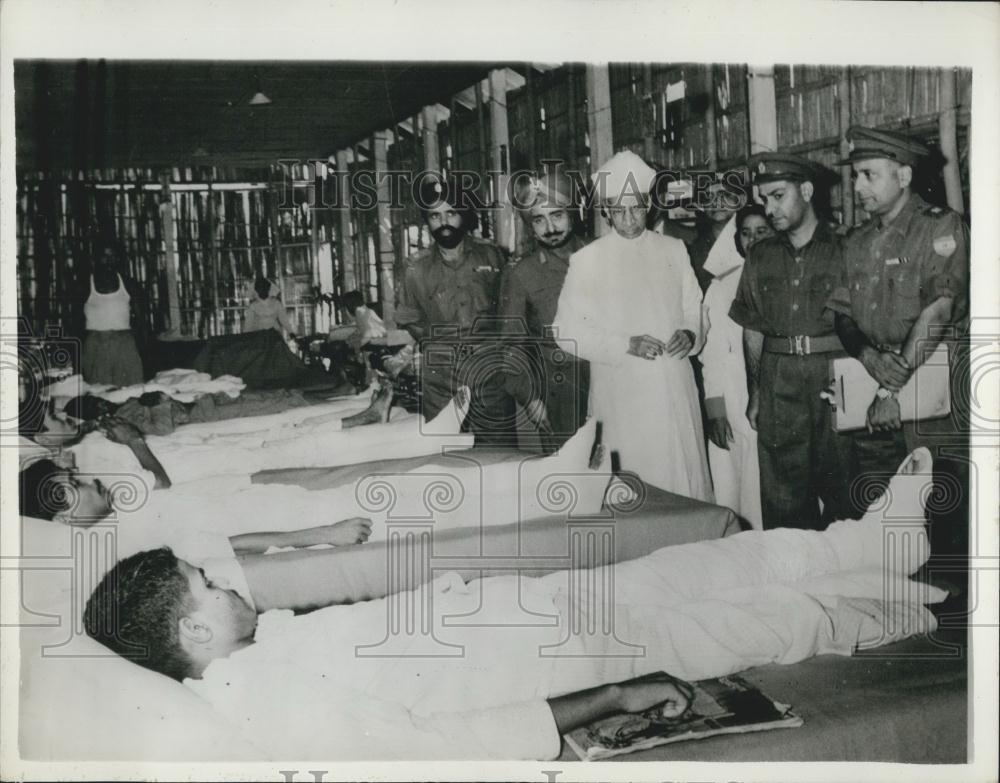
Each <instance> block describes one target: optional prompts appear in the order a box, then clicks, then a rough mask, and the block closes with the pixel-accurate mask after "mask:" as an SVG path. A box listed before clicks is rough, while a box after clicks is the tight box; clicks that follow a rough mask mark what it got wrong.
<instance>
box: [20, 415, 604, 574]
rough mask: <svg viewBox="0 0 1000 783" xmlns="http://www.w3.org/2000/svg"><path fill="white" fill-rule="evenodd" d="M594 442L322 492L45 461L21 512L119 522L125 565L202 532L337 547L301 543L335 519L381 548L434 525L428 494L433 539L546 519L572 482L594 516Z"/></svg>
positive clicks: (377, 476)
mask: <svg viewBox="0 0 1000 783" xmlns="http://www.w3.org/2000/svg"><path fill="white" fill-rule="evenodd" d="M369 429H371V428H369ZM595 436H596V421H594V420H591V421H590V422H588V423H587V424H586V425H584V427H582V428H581V429H580V431H579V432H578V433H577V434H576V435H575V436H574V437H573V438H572V439H570V440H569V441H568V442H567V443H565V444H563V447H562V448H561V449H560V451H559V452H558V453H557V454H554V455H551V456H549V457H545V458H537V457H536V458H525V457H524V456H523V455H521V456H520V457H519V458H509V459H505V460H504V461H501V462H499V463H497V464H486V463H485V458H483V459H484V463H483V464H480V463H479V462H476V461H475V459H476V458H475V455H473V456H464V455H463V452H460V451H459V452H454V453H451V454H450V455H449V456H440V457H436V458H428V460H427V461H426V462H425V463H424V464H422V465H419V466H416V467H413V468H411V469H409V470H408V471H407V472H405V473H402V472H395V471H392V470H391V466H392V465H393V464H394V463H392V462H384V461H383V462H381V463H379V465H377V466H375V467H373V468H372V469H371V470H370V471H368V472H365V471H361V470H354V471H351V472H350V474H349V475H348V477H347V478H346V479H345V480H344V481H342V482H341V483H339V484H336V483H334V484H332V485H331V486H330V488H329V489H322V490H308V489H304V488H303V487H300V486H296V485H285V484H277V483H274V484H256V483H253V481H252V480H251V477H249V476H216V477H213V478H211V479H206V480H204V481H193V482H188V483H185V484H178V485H175V486H174V487H172V488H171V489H170V490H169V491H167V492H147V491H146V488H145V486H144V485H142V484H141V483H139V482H138V481H136V480H135V479H134V478H131V477H121V478H120V479H119V480H118V481H117V482H116V483H109V484H105V483H104V482H103V481H101V480H100V479H92V480H91V479H89V477H85V476H80V475H79V474H77V473H76V472H74V471H72V470H70V469H67V468H65V467H61V466H58V465H56V464H54V463H52V462H45V461H42V462H36V463H35V464H34V465H33V466H31V467H29V468H28V469H27V470H26V471H25V473H24V476H23V479H22V494H21V507H22V514H24V515H27V516H34V517H41V518H48V519H55V520H56V521H60V522H65V523H70V524H92V523H94V522H97V521H100V520H102V519H108V518H110V519H111V520H112V521H117V522H118V526H117V528H116V541H117V547H118V555H119V556H120V557H124V556H126V555H128V554H132V553H134V552H137V551H140V550H142V549H149V548H151V547H156V546H161V545H169V546H173V547H174V548H175V549H176V545H175V543H174V542H176V541H179V540H186V539H189V538H190V537H191V536H193V535H196V534H201V536H202V538H204V539H206V541H207V538H209V537H210V536H211V535H214V536H215V537H227V536H228V537H231V536H234V535H239V534H245V533H249V532H252V531H257V530H267V531H271V532H272V533H273V534H275V536H274V540H272V541H271V545H272V546H274V547H289V546H292V547H296V546H299V547H301V546H313V545H321V544H332V543H335V542H330V541H324V540H310V541H308V543H296V542H302V541H306V540H307V537H304V536H302V535H300V533H301V529H302V528H304V527H313V528H318V529H325V527H326V526H327V524H328V523H329V522H330V521H331V520H336V519H342V518H366V519H369V520H371V519H373V520H374V524H372V523H371V522H369V528H368V535H370V536H371V538H372V539H373V540H379V539H382V538H385V535H386V526H385V522H386V521H387V519H388V517H389V515H390V514H392V515H393V516H394V517H395V518H398V517H405V518H430V517H428V515H429V513H430V512H431V509H429V508H428V507H427V505H426V503H427V496H428V492H433V491H436V489H440V490H444V491H446V492H449V493H451V495H452V498H453V499H452V501H451V502H450V503H448V504H447V505H441V504H439V505H437V506H436V507H435V508H434V509H433V515H432V518H433V520H434V529H435V530H436V531H442V530H446V529H449V528H455V527H470V526H475V525H481V526H484V527H485V526H491V525H497V524H507V523H509V522H510V521H511V520H512V519H517V518H520V519H524V520H530V519H535V518H539V517H542V516H546V514H545V508H544V507H543V506H540V505H539V501H538V497H539V495H541V496H542V497H543V498H544V496H545V495H546V492H547V488H549V487H550V485H553V484H558V485H565V484H566V483H567V482H571V483H572V484H573V492H574V493H575V498H576V505H575V509H574V512H575V513H576V514H578V515H579V514H593V513H597V512H598V511H599V510H600V508H601V506H602V503H603V499H604V494H605V489H606V487H607V485H608V481H609V479H610V464H609V463H610V460H609V459H608V458H607V456H606V453H605V451H604V450H599V451H598V452H597V454H598V457H599V458H598V459H597V460H594V459H593V458H592V451H593V445H594V439H595ZM591 463H593V464H591ZM395 464H399V463H395ZM390 484H391V485H392V494H393V501H394V502H393V503H392V505H391V507H390V506H387V505H386V504H385V503H383V502H382V494H381V487H383V486H388V485H390ZM278 533H288V534H291V535H292V539H290V540H287V541H281V540H280V539H279V537H278V536H277V535H276V534H278ZM368 535H366V538H367V537H368ZM341 543H344V542H341ZM346 543H355V542H353V541H351V542H346ZM204 546H208V544H207V543H205V544H204ZM213 548H214V547H213Z"/></svg>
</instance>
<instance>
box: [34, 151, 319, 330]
mask: <svg viewBox="0 0 1000 783" xmlns="http://www.w3.org/2000/svg"><path fill="white" fill-rule="evenodd" d="M218 173H219V172H217V171H215V172H213V171H212V170H208V171H201V172H199V171H192V170H190V169H188V170H185V171H179V170H175V171H174V173H173V176H172V177H171V178H170V179H171V180H172V181H170V180H168V181H167V183H166V184H167V188H166V189H165V188H164V186H163V184H162V183H158V182H157V180H156V179H155V172H153V171H136V170H128V171H117V172H116V171H104V172H101V176H100V178H97V177H95V178H92V179H71V178H68V177H67V178H66V179H63V180H57V179H54V178H50V177H45V176H42V175H22V176H19V178H18V188H17V235H18V254H17V261H18V263H17V285H18V301H19V312H20V313H21V315H22V316H23V317H25V318H27V319H28V321H29V323H30V324H31V325H32V327H33V328H34V329H35V330H36V332H39V331H42V330H44V329H45V327H46V326H50V325H59V326H62V327H63V329H64V330H66V331H67V332H69V333H74V334H81V333H82V330H83V327H84V324H83V317H82V313H83V302H84V300H85V299H86V297H87V295H88V292H89V279H90V278H89V275H90V264H91V259H92V257H93V254H94V252H95V251H96V250H97V249H98V247H99V245H100V243H102V242H106V241H109V240H111V241H117V242H119V243H121V245H122V246H123V248H124V252H125V256H126V258H127V259H128V270H127V271H128V273H129V274H130V275H131V276H132V277H134V278H135V279H136V281H137V282H138V283H139V284H140V286H141V288H142V290H143V292H144V294H145V298H146V305H147V307H146V313H147V320H148V324H147V325H148V327H149V328H150V329H151V330H152V331H153V332H154V333H161V332H164V331H166V330H167V329H168V328H169V327H171V326H173V327H174V328H175V329H176V330H177V331H178V333H179V334H180V335H183V336H188V337H207V336H210V335H215V334H232V333H236V332H239V331H240V330H241V328H242V313H243V310H244V308H245V307H246V305H247V304H248V303H249V302H250V300H251V297H252V291H253V288H252V286H253V281H254V278H255V277H256V276H257V275H265V276H268V277H271V278H272V279H274V280H276V281H277V282H278V283H279V285H280V287H281V288H282V292H283V299H284V301H285V303H286V305H287V306H288V307H289V309H290V314H289V315H290V318H291V319H292V322H293V325H295V327H296V330H297V333H299V334H308V333H310V332H311V331H313V328H314V321H315V314H314V305H315V291H314V290H313V289H314V280H316V279H317V275H316V270H315V269H314V265H315V256H316V252H315V248H314V242H313V233H314V231H316V230H317V229H321V230H322V231H321V233H322V235H323V236H322V237H317V239H322V240H323V241H325V242H327V243H330V242H331V240H332V236H333V225H332V221H327V222H328V223H329V225H327V224H326V223H323V222H322V221H323V218H322V217H321V214H322V213H320V214H318V215H317V216H316V217H315V218H314V217H313V214H312V213H311V211H310V210H309V209H308V202H309V200H310V199H311V198H312V196H311V195H310V194H311V192H312V188H313V187H314V185H313V183H312V182H309V181H306V182H304V183H299V184H298V185H297V186H296V187H295V188H294V189H289V191H290V192H291V193H294V200H295V202H296V206H295V208H290V209H279V201H281V200H282V199H283V198H285V195H284V193H283V190H282V186H281V185H280V184H279V183H278V182H268V183H267V184H263V183H257V184H252V180H251V177H252V176H253V175H259V174H261V172H243V174H245V175H250V176H247V180H251V181H250V182H247V181H244V182H242V183H241V182H231V181H221V182H220V181H214V180H215V179H216V177H217V176H218ZM263 173H264V174H265V175H268V174H269V172H263ZM199 175H201V176H202V177H204V179H201V181H197V180H198V179H199V178H200V177H199ZM205 175H208V176H205ZM231 175H232V176H235V175H236V173H235V172H232V173H231ZM206 179H211V180H212V181H205V180H206ZM168 203H169V205H171V206H172V209H170V208H167V204H168ZM303 205H304V206H303ZM168 223H169V226H168V225H167V224H168ZM314 223H318V224H320V225H318V226H317V225H314ZM168 233H169V234H170V235H171V236H172V238H173V256H174V259H173V263H174V264H175V265H176V267H175V268H176V271H177V309H178V311H179V317H180V322H179V323H178V324H173V325H171V324H170V323H169V312H170V310H169V306H168V301H169V294H168V290H167V289H168V276H167V265H168V263H169V262H170V260H169V259H168V247H167V246H168V242H167V234H168Z"/></svg>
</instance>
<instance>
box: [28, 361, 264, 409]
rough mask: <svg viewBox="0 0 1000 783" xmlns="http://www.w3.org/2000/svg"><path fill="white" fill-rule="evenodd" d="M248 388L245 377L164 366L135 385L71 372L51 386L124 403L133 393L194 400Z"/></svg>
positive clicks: (53, 391) (61, 392)
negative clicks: (94, 379)
mask: <svg viewBox="0 0 1000 783" xmlns="http://www.w3.org/2000/svg"><path fill="white" fill-rule="evenodd" d="M245 388H246V384H245V383H243V379H242V378H237V377H236V376H235V375H220V376H219V377H217V378H213V377H212V376H211V375H209V374H208V373H207V372H197V371H196V370H184V369H174V370H163V371H161V372H158V373H157V374H156V375H155V376H154V377H153V379H152V380H151V381H149V382H148V383H135V384H132V385H131V386H121V387H119V386H109V385H108V384H100V383H87V382H86V381H85V380H83V376H82V375H71V376H70V377H68V378H64V379H63V380H61V381H58V382H56V383H54V384H52V385H51V386H49V388H48V389H47V392H48V394H49V396H51V397H76V396H78V395H81V394H92V395H94V396H95V397H101V398H103V399H105V400H108V401H109V402H114V403H118V404H121V403H123V402H125V401H127V400H130V399H132V398H133V397H141V396H142V395H143V394H146V393H147V392H163V393H164V394H166V395H167V396H169V397H173V398H174V399H175V400H177V401H178V402H194V400H196V399H197V398H198V397H200V396H202V395H203V394H216V393H219V392H222V393H224V394H227V395H229V396H230V397H238V396H239V394H240V392H241V391H243V389H245Z"/></svg>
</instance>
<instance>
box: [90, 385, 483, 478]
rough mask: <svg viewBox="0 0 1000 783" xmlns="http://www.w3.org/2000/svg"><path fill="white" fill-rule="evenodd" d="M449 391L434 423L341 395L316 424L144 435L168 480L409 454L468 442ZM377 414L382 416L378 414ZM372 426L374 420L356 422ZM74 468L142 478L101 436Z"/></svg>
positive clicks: (296, 417) (293, 421)
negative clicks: (324, 418) (329, 415)
mask: <svg viewBox="0 0 1000 783" xmlns="http://www.w3.org/2000/svg"><path fill="white" fill-rule="evenodd" d="M463 394H465V393H464V392H460V393H459V395H457V396H456V400H455V401H454V402H453V404H452V405H450V406H447V407H446V408H445V409H444V410H443V411H442V412H441V413H440V414H439V415H438V416H437V417H436V418H435V419H434V420H433V421H425V420H423V419H422V418H421V417H420V416H418V415H415V414H408V413H406V412H405V411H402V410H398V409H397V410H393V411H392V414H391V418H389V420H388V421H387V422H383V421H382V419H380V418H376V419H372V418H371V416H372V414H373V413H375V414H379V413H382V414H384V410H383V409H384V408H386V407H387V406H386V405H383V404H382V399H381V398H380V399H376V401H375V402H374V403H371V404H369V402H368V400H366V399H364V398H360V397H358V398H344V399H341V400H336V401H333V402H330V403H327V404H325V405H322V406H317V408H318V409H319V410H323V411H326V412H328V413H334V414H335V418H334V419H332V420H330V421H327V422H325V423H323V424H322V425H320V426H316V427H297V426H296V425H297V424H299V423H300V422H301V421H302V419H303V418H305V417H306V416H307V415H309V413H310V412H311V411H310V409H309V408H295V409H293V410H289V411H286V412H285V413H283V414H280V415H278V416H266V417H260V418H251V419H236V420H230V421H226V422H219V423H212V424H192V425H188V426H186V427H182V428H181V429H179V430H178V431H177V432H175V433H173V434H171V435H169V436H165V437H158V436H150V437H148V438H146V442H147V444H148V445H149V448H150V449H151V450H152V451H153V453H155V454H156V456H157V458H158V459H159V460H160V462H161V463H162V464H163V466H164V468H165V469H166V472H167V474H168V475H169V476H170V479H171V481H172V482H173V484H174V485H175V486H176V485H179V484H183V483H186V482H189V481H199V480H203V479H206V478H210V477H212V476H227V475H243V476H248V475H250V474H252V473H254V472H256V471H259V470H266V469H268V468H281V467H326V466H331V465H344V464H353V463H356V462H365V461H368V460H372V459H379V458H384V457H386V456H394V457H411V456H418V455H423V454H430V453H434V452H438V451H440V449H441V448H443V447H445V446H451V447H466V448H467V447H469V446H471V445H472V439H471V437H470V436H468V435H463V434H460V430H461V426H462V422H463V421H464V418H465V413H466V412H467V410H468V401H467V399H466V398H465V397H463ZM383 418H384V416H383ZM358 424H377V426H367V427H362V426H357V425H358ZM74 451H75V452H76V456H77V465H78V466H79V468H80V470H81V472H84V473H89V474H92V475H97V476H101V475H102V474H105V475H110V474H128V473H135V474H137V475H140V476H142V477H143V478H144V479H146V480H149V478H150V477H149V475H148V474H145V473H142V472H140V471H139V466H138V465H137V464H136V462H135V460H134V458H133V457H132V455H131V453H130V452H129V450H128V449H126V448H124V447H122V446H119V445H116V444H114V443H111V442H109V441H108V440H107V439H106V438H101V437H98V436H89V437H88V438H86V439H84V441H83V442H82V443H80V444H79V445H78V446H76V447H74Z"/></svg>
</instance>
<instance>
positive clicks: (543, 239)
mask: <svg viewBox="0 0 1000 783" xmlns="http://www.w3.org/2000/svg"><path fill="white" fill-rule="evenodd" d="M572 238H573V232H572V231H567V232H566V233H565V234H561V233H555V234H543V235H542V236H540V237H538V243H539V244H540V245H542V246H543V247H548V248H551V249H553V250H555V249H557V248H560V247H563V246H564V245H566V244H567V243H568V242H569V241H570V240H571V239H572Z"/></svg>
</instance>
